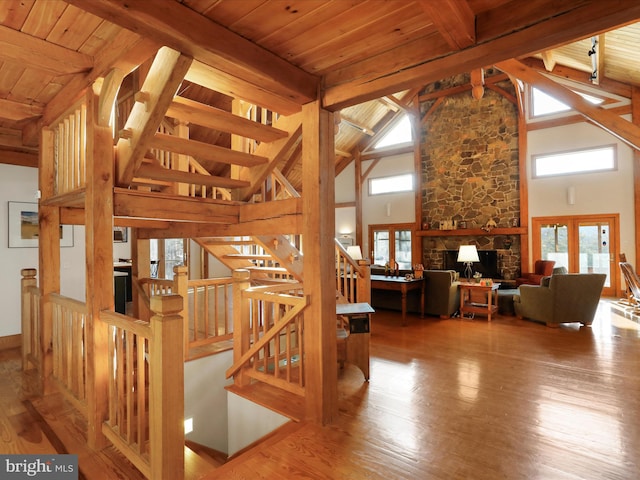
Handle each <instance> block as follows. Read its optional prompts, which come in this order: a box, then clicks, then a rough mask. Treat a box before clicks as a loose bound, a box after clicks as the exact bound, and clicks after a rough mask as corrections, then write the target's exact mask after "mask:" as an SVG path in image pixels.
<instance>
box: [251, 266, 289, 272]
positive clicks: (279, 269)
mask: <svg viewBox="0 0 640 480" xmlns="http://www.w3.org/2000/svg"><path fill="white" fill-rule="evenodd" d="M247 270H255V271H258V272H272V273H289V272H288V270H287V269H286V268H284V267H247Z"/></svg>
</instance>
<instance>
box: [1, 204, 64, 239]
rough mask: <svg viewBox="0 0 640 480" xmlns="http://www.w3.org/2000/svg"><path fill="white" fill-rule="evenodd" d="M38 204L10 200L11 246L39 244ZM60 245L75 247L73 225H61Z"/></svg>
mask: <svg viewBox="0 0 640 480" xmlns="http://www.w3.org/2000/svg"><path fill="white" fill-rule="evenodd" d="M39 236H40V230H39V225H38V204H37V203H30V202H9V248H29V247H31V248H33V247H37V246H38V238H39ZM60 246H61V247H73V225H61V226H60Z"/></svg>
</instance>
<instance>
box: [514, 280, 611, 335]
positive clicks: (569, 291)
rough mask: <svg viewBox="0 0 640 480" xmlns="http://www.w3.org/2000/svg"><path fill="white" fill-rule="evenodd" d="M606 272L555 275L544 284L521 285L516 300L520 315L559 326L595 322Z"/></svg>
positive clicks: (520, 316)
mask: <svg viewBox="0 0 640 480" xmlns="http://www.w3.org/2000/svg"><path fill="white" fill-rule="evenodd" d="M606 277H607V276H606V275H605V274H604V273H568V274H566V275H552V276H551V277H550V279H549V282H548V286H545V284H546V283H547V282H543V284H542V285H521V286H520V288H519V295H514V297H513V303H514V307H515V311H516V315H517V316H518V317H519V318H528V319H530V320H535V321H538V322H543V323H546V324H547V326H548V327H557V326H558V324H560V323H571V322H580V323H582V324H583V325H591V323H592V322H593V317H594V316H595V314H596V309H597V308H598V302H599V300H600V294H601V293H602V287H603V286H604V281H605V279H606Z"/></svg>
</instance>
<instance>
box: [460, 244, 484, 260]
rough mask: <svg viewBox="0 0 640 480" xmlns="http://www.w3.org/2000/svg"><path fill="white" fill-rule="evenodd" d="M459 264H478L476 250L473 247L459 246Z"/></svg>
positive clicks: (478, 258)
mask: <svg viewBox="0 0 640 480" xmlns="http://www.w3.org/2000/svg"><path fill="white" fill-rule="evenodd" d="M458 261H459V262H479V261H480V257H478V250H477V249H476V246H475V245H460V249H459V250H458Z"/></svg>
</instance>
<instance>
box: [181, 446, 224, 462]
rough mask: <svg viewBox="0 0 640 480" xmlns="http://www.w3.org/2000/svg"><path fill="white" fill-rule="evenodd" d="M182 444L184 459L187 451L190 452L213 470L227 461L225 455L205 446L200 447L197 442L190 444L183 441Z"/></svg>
mask: <svg viewBox="0 0 640 480" xmlns="http://www.w3.org/2000/svg"><path fill="white" fill-rule="evenodd" d="M184 444H185V449H184V452H185V459H186V454H187V450H191V452H192V453H194V454H196V455H198V456H199V457H200V458H201V459H202V460H204V461H205V462H207V463H208V464H209V465H211V466H212V467H214V468H218V467H219V466H221V465H224V464H225V463H226V461H227V455H226V454H225V453H223V452H219V451H217V450H214V449H213V448H209V447H207V446H206V445H201V444H199V443H197V442H192V441H191V440H185V441H184ZM191 452H190V453H191ZM185 463H186V462H185Z"/></svg>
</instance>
